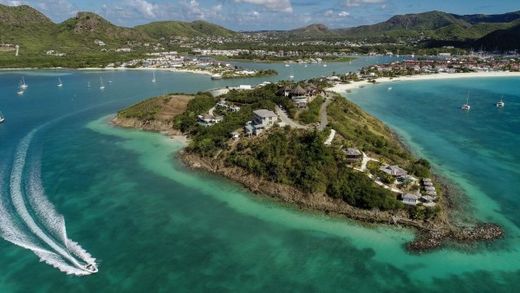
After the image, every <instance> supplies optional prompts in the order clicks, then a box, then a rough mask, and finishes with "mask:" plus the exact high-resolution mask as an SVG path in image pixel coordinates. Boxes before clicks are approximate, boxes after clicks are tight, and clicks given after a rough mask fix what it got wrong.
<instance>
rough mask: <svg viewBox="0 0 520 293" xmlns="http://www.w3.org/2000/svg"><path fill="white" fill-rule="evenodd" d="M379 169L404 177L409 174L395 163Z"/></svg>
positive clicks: (391, 174)
mask: <svg viewBox="0 0 520 293" xmlns="http://www.w3.org/2000/svg"><path fill="white" fill-rule="evenodd" d="M379 170H381V171H383V172H385V173H386V174H388V175H390V176H394V177H404V176H406V175H408V172H406V170H404V169H402V168H401V167H399V166H397V165H394V166H389V165H387V166H383V167H381V168H380V169H379Z"/></svg>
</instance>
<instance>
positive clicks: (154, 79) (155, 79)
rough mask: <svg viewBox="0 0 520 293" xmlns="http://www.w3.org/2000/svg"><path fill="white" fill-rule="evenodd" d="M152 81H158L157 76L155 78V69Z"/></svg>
mask: <svg viewBox="0 0 520 293" xmlns="http://www.w3.org/2000/svg"><path fill="white" fill-rule="evenodd" d="M152 82H153V83H156V82H157V78H155V71H154V72H153V78H152Z"/></svg>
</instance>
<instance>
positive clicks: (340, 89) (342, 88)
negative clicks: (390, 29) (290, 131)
mask: <svg viewBox="0 0 520 293" xmlns="http://www.w3.org/2000/svg"><path fill="white" fill-rule="evenodd" d="M485 77H520V72H509V71H496V72H469V73H437V74H421V75H412V76H401V77H397V78H393V79H390V78H388V77H382V78H378V79H376V83H375V84H380V83H389V82H398V81H417V80H437V79H463V78H485ZM369 85H373V83H371V82H368V81H367V80H363V81H358V82H351V83H340V84H337V85H335V86H333V87H331V88H328V89H327V90H329V91H332V92H336V93H340V94H342V93H345V92H346V91H348V90H353V89H358V88H362V87H366V86H369Z"/></svg>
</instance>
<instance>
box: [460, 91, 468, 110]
mask: <svg viewBox="0 0 520 293" xmlns="http://www.w3.org/2000/svg"><path fill="white" fill-rule="evenodd" d="M460 108H461V109H462V110H464V111H469V110H471V105H470V104H469V93H468V97H467V98H466V104H464V105H462V107H460Z"/></svg>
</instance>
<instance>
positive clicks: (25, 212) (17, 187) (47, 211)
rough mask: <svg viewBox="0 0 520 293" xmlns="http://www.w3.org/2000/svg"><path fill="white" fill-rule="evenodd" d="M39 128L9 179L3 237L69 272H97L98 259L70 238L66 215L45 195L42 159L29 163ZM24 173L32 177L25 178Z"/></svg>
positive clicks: (1, 218) (0, 205)
mask: <svg viewBox="0 0 520 293" xmlns="http://www.w3.org/2000/svg"><path fill="white" fill-rule="evenodd" d="M37 131H38V129H35V130H33V131H32V132H31V133H29V134H28V135H27V136H26V137H25V138H24V139H23V140H22V142H21V143H20V144H19V146H18V148H17V150H16V154H15V159H14V162H13V167H12V170H11V174H10V179H9V185H10V186H9V191H10V194H11V197H10V201H8V200H7V198H6V197H4V196H2V197H1V199H0V233H1V236H2V237H3V238H4V239H5V240H7V241H9V242H11V243H13V244H15V245H18V246H20V247H23V248H25V249H29V250H31V251H32V252H33V253H34V254H36V255H37V256H38V257H39V258H40V260H41V261H42V262H45V263H47V264H49V265H51V266H53V267H55V268H57V269H59V270H60V271H62V272H64V273H66V274H70V275H77V276H85V275H90V274H93V273H96V272H97V264H96V259H95V258H93V257H92V256H91V255H90V254H89V253H88V252H87V251H85V250H84V249H83V248H82V247H81V246H80V245H79V244H78V243H76V242H74V241H72V240H70V239H69V238H68V236H67V231H66V226H65V219H64V217H63V216H62V215H61V214H59V213H58V212H57V211H56V209H55V207H54V205H53V204H52V203H51V202H50V201H49V200H48V199H47V197H46V196H45V190H44V188H43V185H42V181H41V171H40V170H41V168H40V167H41V166H40V163H39V160H36V161H37V163H35V164H33V165H32V166H30V167H31V168H28V166H27V163H26V160H27V156H28V151H29V147H30V144H31V141H32V139H33V137H34V135H35V133H36V132H37ZM3 175H4V174H3V172H2V174H0V178H3V177H4V176H3ZM24 175H28V176H26V177H25V179H24ZM4 182H5V181H4ZM5 189H6V188H3V187H2V188H0V190H5Z"/></svg>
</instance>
